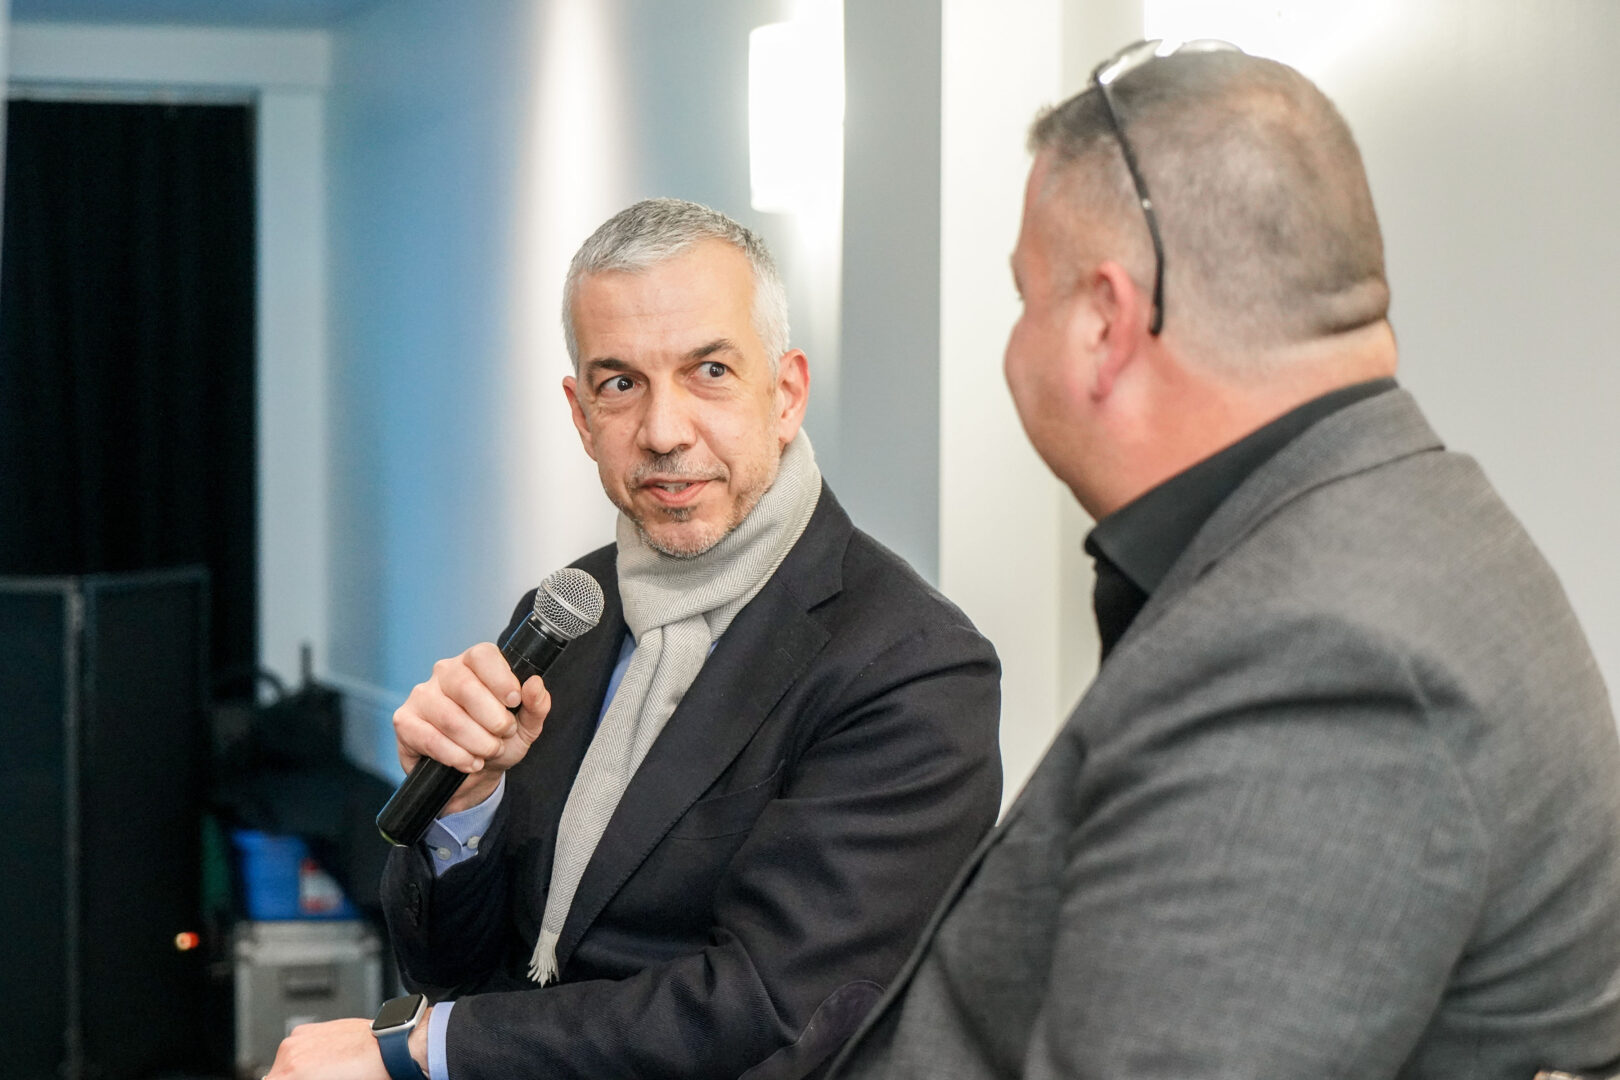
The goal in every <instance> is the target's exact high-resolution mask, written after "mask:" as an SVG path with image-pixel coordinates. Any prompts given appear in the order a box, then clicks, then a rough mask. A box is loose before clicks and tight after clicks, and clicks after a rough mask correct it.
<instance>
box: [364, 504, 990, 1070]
mask: <svg viewBox="0 0 1620 1080" xmlns="http://www.w3.org/2000/svg"><path fill="white" fill-rule="evenodd" d="M576 565H578V566H580V567H582V568H583V569H585V570H587V571H588V572H590V573H591V574H592V575H593V576H594V577H595V578H596V579H597V580H598V581H600V582H601V583H602V586H603V592H604V593H605V595H606V609H605V612H604V614H603V617H602V620H601V622H600V623H599V624H598V626H597V627H596V628H595V629H594V630H592V631H590V632H589V633H587V634H585V635H583V636H582V637H580V638H579V639H578V640H577V641H575V642H574V643H573V644H572V645H570V647H569V648H568V650H567V651H566V652H565V653H564V654H563V656H562V657H561V658H560V659H559V660H558V662H557V663H556V665H555V666H554V667H553V668H552V669H551V671H550V672H549V673H548V675H547V677H546V682H547V686H548V688H549V689H550V691H551V695H552V709H551V714H550V716H549V717H548V719H547V721H546V725H545V728H544V730H543V732H542V733H541V735H540V738H539V739H538V740H537V741H536V743H535V745H534V747H533V748H532V749H531V750H530V752H529V754H528V756H527V758H525V760H524V761H523V762H522V763H521V764H520V765H518V766H517V767H516V768H514V769H513V770H512V771H511V772H510V773H509V774H508V777H507V785H508V786H507V792H506V796H505V799H504V801H503V803H502V805H501V807H500V809H499V810H498V812H497V814H496V818H495V820H494V822H493V823H492V825H491V828H490V829H489V831H488V832H487V833H486V835H485V837H484V839H483V841H482V843H481V845H480V853H479V855H478V856H477V857H475V858H473V859H471V860H469V861H468V862H466V863H463V864H461V865H459V866H457V867H454V868H453V869H451V870H450V871H448V872H447V873H446V874H445V875H444V876H443V877H442V878H440V879H438V880H435V879H434V877H433V874H432V871H431V869H430V868H429V867H428V865H427V861H426V858H425V856H424V855H423V853H422V852H421V851H419V850H415V849H399V850H398V851H396V852H395V854H394V855H393V856H392V858H391V861H390V863H389V866H388V869H387V872H386V874H385V875H384V884H383V896H384V903H385V906H386V909H387V914H388V919H389V925H390V929H391V931H392V936H393V941H394V946H395V949H396V952H397V954H398V957H399V959H400V963H401V968H402V972H403V974H404V976H405V979H406V981H407V983H408V984H410V985H411V986H413V987H416V988H420V989H422V990H424V991H425V992H427V993H428V994H429V995H430V996H432V997H435V998H442V997H446V996H453V997H455V998H457V1005H456V1009H455V1012H454V1013H453V1014H452V1016H451V1020H450V1028H449V1032H448V1042H447V1054H448V1059H449V1065H450V1070H451V1073H452V1075H453V1076H454V1077H455V1078H456V1080H479V1078H487V1077H512V1078H516V1077H520V1076H521V1077H547V1078H564V1077H582V1078H583V1077H590V1078H592V1080H601V1078H604V1077H612V1076H626V1077H628V1076H636V1077H703V1078H715V1077H741V1076H747V1077H750V1078H766V1077H773V1078H774V1077H783V1078H785V1077H799V1076H807V1075H812V1074H814V1073H816V1072H818V1071H820V1069H821V1067H822V1066H823V1065H824V1064H825V1063H826V1061H827V1060H828V1059H829V1057H830V1055H831V1053H832V1051H834V1050H835V1049H836V1048H837V1047H838V1046H839V1045H840V1044H841V1043H842V1042H843V1040H844V1039H845V1038H847V1037H848V1035H849V1034H850V1032H851V1031H853V1030H854V1027H855V1025H856V1024H857V1023H858V1022H859V1021H860V1019H861V1018H862V1017H863V1016H864V1015H865V1014H866V1012H867V1011H868V1009H870V1008H871V1006H872V1005H873V1003H874V1002H875V1001H876V1000H877V999H878V997H879V996H880V995H881V994H882V992H883V989H884V988H885V986H886V985H887V984H888V982H889V981H890V979H891V978H893V976H894V974H895V972H896V971H897V970H898V968H899V967H900V964H901V962H902V961H903V960H904V958H905V956H906V954H907V952H908V951H909V950H910V948H911V946H912V944H913V943H914V942H915V941H916V939H917V937H918V935H919V933H920V931H921V929H922V926H923V924H924V922H925V920H926V917H927V915H928V912H929V911H930V909H931V908H932V907H933V905H934V903H935V902H936V901H937V900H938V899H939V897H940V895H941V894H942V893H943V891H944V889H945V887H946V885H947V884H948V883H949V880H950V878H951V876H952V874H953V873H954V871H955V870H956V868H957V866H958V865H959V864H960V863H961V862H962V861H963V859H964V858H966V856H967V855H968V854H969V853H970V852H971V851H972V850H973V848H974V846H975V844H976V843H977V841H978V840H979V838H980V837H981V836H982V835H983V834H984V833H985V832H986V831H987V830H988V829H989V827H990V825H991V824H992V823H993V821H994V819H995V816H996V813H997V810H998V807H999V803H1000V791H1001V768H1000V757H999V752H998V749H997V713H998V709H999V682H1000V669H999V665H998V663H997V660H996V656H995V653H994V651H993V650H992V648H991V646H990V644H989V643H988V642H987V641H985V640H984V638H983V637H981V636H980V635H979V634H978V633H977V632H976V631H975V630H974V628H973V626H972V624H971V623H970V622H969V621H968V620H967V618H966V617H965V616H964V615H963V614H962V613H961V612H960V611H958V610H957V609H956V608H955V607H953V606H952V605H951V604H949V603H948V602H947V601H945V600H944V599H943V598H942V597H941V596H940V595H939V594H938V593H936V592H935V591H934V590H932V589H931V588H929V587H928V586H927V585H926V584H925V583H924V582H923V581H922V580H921V579H920V578H918V577H917V576H916V574H915V573H914V572H913V571H912V570H911V569H910V568H909V567H907V566H906V565H905V564H904V563H903V562H902V561H901V560H900V559H899V558H898V557H897V556H895V555H894V554H892V553H890V552H889V551H887V550H885V549H884V548H883V547H881V546H880V545H879V544H877V543H876V542H875V541H873V540H872V539H871V538H870V537H868V536H866V535H865V534H864V533H861V532H860V531H858V530H857V529H855V528H854V527H853V526H852V525H851V523H850V521H849V518H848V517H847V516H846V515H845V513H844V511H843V510H842V508H840V507H839V505H838V503H837V500H835V499H834V498H833V496H832V493H831V492H830V491H829V490H827V489H826V488H825V487H824V488H823V489H822V492H821V498H820V502H819V504H818V506H817V508H816V511H815V514H814V516H813V517H812V518H811V520H810V523H809V525H808V526H807V528H806V530H805V533H804V535H803V536H802V537H801V538H800V539H799V542H798V543H797V544H796V545H795V546H794V548H793V550H792V551H791V552H789V554H788V556H787V558H786V560H784V562H783V563H782V565H781V567H780V568H779V569H778V570H777V572H776V574H775V575H774V576H773V577H772V578H771V580H770V581H769V582H768V583H767V584H766V585H765V587H764V589H762V590H761V591H760V593H759V595H757V596H756V597H755V598H754V599H753V600H752V601H751V602H750V603H749V604H748V605H747V606H746V607H745V608H744V609H743V610H742V612H741V613H739V614H738V616H737V618H736V619H735V621H734V622H733V623H732V625H731V627H730V628H729V629H728V630H727V631H726V633H725V634H724V635H723V636H722V637H721V638H720V640H719V641H718V642H717V643H716V645H715V648H714V650H713V652H712V653H711V654H710V656H709V658H708V660H707V662H706V663H705V664H704V666H703V669H702V671H701V672H700V673H699V675H698V677H697V679H696V681H694V682H693V684H692V686H691V687H690V688H689V689H688V691H687V693H686V695H685V697H684V698H683V700H682V702H681V704H680V706H679V707H678V708H677V709H676V711H675V713H674V715H673V716H672V717H671V718H670V720H669V722H668V724H667V725H666V727H665V728H664V730H663V731H662V733H661V734H660V735H659V737H658V739H657V740H656V741H655V743H654V744H653V746H652V749H651V750H650V751H649V752H648V754H647V757H646V759H645V761H644V762H643V763H642V765H641V767H640V770H639V771H638V772H637V774H636V777H635V779H634V780H633V781H632V782H631V785H630V787H629V789H628V790H627V791H626V792H625V796H624V799H623V801H622V802H621V803H620V804H619V807H618V810H617V811H616V813H615V815H614V817H613V819H612V821H611V822H610V823H609V825H608V828H607V831H606V832H605V833H604V835H603V837H602V840H601V843H600V844H599V845H598V847H597V849H596V853H595V855H594V857H593V858H592V860H591V862H590V864H589V866H588V867H587V868H586V870H585V873H584V876H583V878H582V879H581V881H580V884H579V888H578V890H577V892H576V894H575V897H574V902H573V906H572V907H571V909H570V911H569V915H568V919H567V922H566V924H565V925H564V927H563V931H562V936H561V940H560V941H559V943H558V950H557V958H558V962H559V965H560V968H561V979H560V981H559V982H558V983H557V984H555V985H553V986H548V987H545V988H543V989H542V988H538V987H536V986H535V984H534V983H532V982H530V981H529V980H528V979H527V977H526V974H525V969H526V966H527V964H528V960H529V955H530V951H531V950H532V948H533V946H534V941H535V938H536V936H537V935H538V933H539V929H540V920H541V916H542V914H543V912H544V910H545V901H546V889H547V884H548V881H549V879H550V874H551V862H552V852H553V848H554V844H555V841H556V832H557V822H558V818H559V817H560V815H561V813H562V809H563V804H564V802H565V800H566V799H567V797H568V791H569V788H570V786H571V784H572V782H573V778H574V774H575V771H576V770H577V769H578V767H579V763H580V761H581V759H582V758H583V757H584V754H585V750H586V748H587V747H588V745H589V743H590V739H591V736H592V734H593V733H594V731H595V727H596V721H597V716H598V713H599V711H600V709H601V705H602V701H603V696H604V694H605V693H606V689H607V683H608V678H609V675H610V674H611V672H612V669H613V666H614V662H615V660H616V658H617V656H618V652H619V647H620V643H621V641H622V640H623V636H624V634H625V624H624V617H623V613H622V609H621V606H620V601H619V596H618V588H617V577H616V573H615V569H614V567H615V549H614V548H613V547H611V546H610V547H606V548H602V549H600V550H598V551H595V552H592V553H591V554H590V555H587V556H586V557H585V558H583V559H581V560H580V561H579V562H578V563H577V564H576ZM528 610H529V600H528V599H527V598H526V599H525V600H524V602H523V603H521V604H520V605H519V607H518V615H521V614H523V613H525V612H527V611H528Z"/></svg>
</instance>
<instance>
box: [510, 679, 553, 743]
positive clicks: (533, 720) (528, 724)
mask: <svg viewBox="0 0 1620 1080" xmlns="http://www.w3.org/2000/svg"><path fill="white" fill-rule="evenodd" d="M550 712H551V691H550V690H547V689H546V683H545V680H544V679H542V678H540V676H538V675H531V676H529V681H528V682H526V683H524V684H523V704H522V705H521V706H519V708H518V712H517V727H518V730H517V734H518V738H520V739H522V740H523V741H524V742H525V743H530V744H532V743H533V742H534V740H536V739H538V738H539V737H540V729H541V728H543V727H545V724H546V716H547V715H548V714H549V713H550Z"/></svg>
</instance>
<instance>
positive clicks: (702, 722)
mask: <svg viewBox="0 0 1620 1080" xmlns="http://www.w3.org/2000/svg"><path fill="white" fill-rule="evenodd" d="M852 531H853V526H852V525H851V524H850V522H849V518H848V517H847V516H845V514H844V512H843V510H842V508H840V507H839V506H838V503H837V501H836V500H834V499H833V497H832V493H831V492H830V491H828V490H827V488H826V487H825V486H823V487H822V490H821V496H820V499H819V501H818V503H817V506H816V511H815V514H814V515H813V516H812V517H811V519H810V523H809V525H807V526H806V527H805V531H804V535H803V536H801V537H800V538H799V542H798V543H797V544H795V545H794V547H793V550H792V551H790V552H789V553H788V556H787V558H786V559H784V560H783V562H782V565H781V566H780V567H779V568H778V569H777V572H776V574H775V575H774V576H773V577H772V578H771V580H770V581H769V582H768V583H767V584H766V585H765V587H764V588H763V589H761V590H760V592H759V595H757V596H755V597H754V599H753V600H751V601H749V603H748V605H747V606H746V607H745V608H743V610H742V611H741V612H739V613H738V615H737V617H736V619H734V620H733V621H732V624H731V626H730V627H729V628H728V629H727V630H726V632H725V634H724V635H722V636H721V638H720V640H719V641H718V642H717V643H716V645H715V648H714V652H713V653H711V654H710V656H709V658H708V660H707V661H706V662H705V663H704V665H703V669H702V670H701V671H700V672H698V676H697V678H696V680H694V681H693V683H692V685H691V687H689V688H688V689H687V691H686V694H685V696H683V697H682V699H681V703H680V705H679V706H677V707H676V709H675V712H674V714H673V715H671V716H670V718H669V721H668V722H667V723H666V724H665V725H664V730H663V731H661V732H660V733H659V735H658V738H657V739H656V740H654V742H653V745H652V748H651V749H650V750H648V751H647V756H646V758H645V759H644V760H643V761H642V763H641V765H640V767H639V768H638V769H637V772H636V777H635V778H633V779H632V780H631V782H630V786H629V787H628V788H627V789H626V790H625V793H624V798H623V799H622V800H621V801H620V803H619V805H618V808H617V809H616V810H615V811H614V813H613V818H612V819H611V820H610V821H609V822H608V826H607V829H606V830H605V831H604V832H603V834H602V839H601V841H600V842H599V843H598V844H597V845H596V851H595V853H594V854H593V855H592V856H591V861H590V863H589V864H588V865H587V866H586V867H585V873H584V875H583V876H582V877H581V878H580V882H579V887H578V889H576V890H575V893H574V902H573V904H572V906H571V907H570V908H569V910H568V918H567V920H566V921H565V922H564V923H563V929H562V933H561V935H560V936H559V938H558V941H557V962H558V965H559V967H560V966H562V965H564V964H566V963H567V962H568V957H569V956H570V955H571V954H572V953H573V951H574V948H575V947H576V946H577V945H578V944H579V941H580V939H581V938H582V937H583V936H584V934H585V931H586V930H587V929H588V928H589V926H590V924H591V923H592V922H593V921H594V920H595V919H596V917H597V916H598V915H599V914H601V912H602V909H603V908H604V907H606V906H607V903H608V901H610V900H611V899H612V898H613V895H614V894H615V893H616V892H618V890H619V889H620V887H622V886H623V884H624V882H625V881H626V880H628V879H629V877H630V875H631V874H633V873H634V872H635V870H636V867H638V866H639V865H641V862H642V860H643V859H645V858H646V857H647V855H648V853H650V852H651V851H652V849H653V848H654V847H655V846H657V844H658V843H659V841H660V840H662V839H663V837H664V835H665V834H666V833H667V832H668V831H669V829H670V827H671V826H672V825H674V824H675V822H676V821H677V820H679V818H680V817H681V815H682V814H684V813H685V812H686V811H687V809H688V808H690V807H691V805H692V804H693V803H694V802H696V801H697V800H698V798H699V797H700V796H701V795H702V794H703V793H704V792H705V791H707V790H708V789H709V788H710V787H711V786H712V785H713V784H714V782H715V781H716V780H717V779H718V778H719V777H720V774H721V773H723V772H724V771H725V769H726V767H727V766H728V765H730V764H731V762H732V760H733V759H734V758H735V757H736V756H737V754H738V753H740V752H741V751H742V749H743V747H744V746H746V745H747V744H748V741H749V740H750V739H752V738H753V736H754V732H755V731H757V730H758V729H759V726H760V724H762V723H764V721H765V718H766V717H767V716H768V715H770V712H771V710H772V709H773V708H774V707H775V706H776V704H777V702H779V701H781V699H782V696H783V695H784V694H786V693H787V691H788V688H789V687H791V686H792V685H793V683H794V682H795V681H796V680H797V679H799V677H800V676H802V675H803V674H804V672H805V670H806V669H807V668H808V667H809V666H810V663H811V661H812V660H813V659H814V658H815V656H816V655H817V654H818V653H819V652H820V651H821V650H822V648H823V647H824V646H825V645H826V643H827V632H826V630H825V629H824V628H823V627H822V626H821V624H820V623H818V622H816V621H815V620H814V619H812V618H811V617H810V616H809V614H808V612H809V611H810V609H811V608H813V607H814V606H815V605H817V604H819V603H820V602H821V601H822V600H824V599H826V598H827V597H829V596H831V595H833V594H834V593H836V592H837V591H838V590H839V588H841V586H842V583H841V563H842V560H843V553H844V549H845V548H846V547H847V546H848V544H849V538H850V535H851V532H852ZM604 689H605V687H604ZM597 700H598V703H600V700H601V697H600V695H598V698H597ZM583 755H584V749H583V748H581V750H580V756H581V757H583ZM576 764H577V760H576ZM644 773H645V774H646V775H647V776H648V777H656V780H652V781H647V782H643V781H641V779H640V778H641V776H642V774H644Z"/></svg>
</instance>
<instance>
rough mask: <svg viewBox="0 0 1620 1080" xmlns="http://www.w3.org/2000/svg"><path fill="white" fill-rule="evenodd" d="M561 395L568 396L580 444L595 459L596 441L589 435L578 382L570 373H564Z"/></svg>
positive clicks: (589, 426) (588, 422) (589, 428)
mask: <svg viewBox="0 0 1620 1080" xmlns="http://www.w3.org/2000/svg"><path fill="white" fill-rule="evenodd" d="M562 388H563V396H565V397H566V398H568V411H569V413H570V414H571V415H572V416H573V418H574V430H575V431H577V432H579V442H580V445H581V446H583V447H584V448H585V453H587V454H589V455H590V458H591V460H592V461H595V460H596V441H595V439H594V438H593V437H592V436H591V422H590V420H589V419H588V418H587V417H586V416H585V407H584V406H583V405H581V404H580V402H579V383H578V381H577V380H575V378H574V377H573V376H572V375H564V376H563V381H562Z"/></svg>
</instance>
